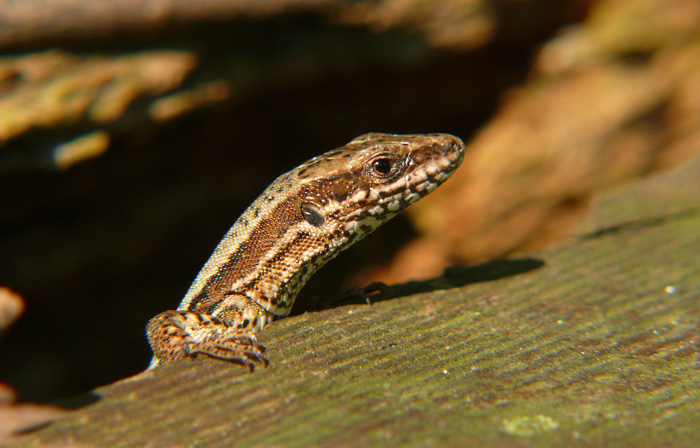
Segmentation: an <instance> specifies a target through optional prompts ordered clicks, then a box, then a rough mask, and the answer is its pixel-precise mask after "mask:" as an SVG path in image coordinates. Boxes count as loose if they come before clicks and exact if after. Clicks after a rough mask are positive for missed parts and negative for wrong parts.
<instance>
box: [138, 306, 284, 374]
mask: <svg viewBox="0 0 700 448" xmlns="http://www.w3.org/2000/svg"><path fill="white" fill-rule="evenodd" d="M226 302H227V303H226V306H225V307H221V308H219V309H218V310H217V315H216V316H215V315H212V314H208V313H197V312H194V311H172V310H171V311H165V312H163V313H160V314H158V315H157V316H156V317H154V318H153V319H151V320H150V321H149V322H148V325H147V328H146V331H147V334H148V342H149V343H150V344H151V348H152V349H153V353H154V359H153V362H152V363H151V367H154V366H156V365H161V364H166V363H168V362H171V361H174V360H177V359H182V358H187V357H196V356H197V355H199V354H203V355H207V356H210V357H212V358H217V359H223V360H226V361H232V362H238V363H240V364H243V365H245V366H246V367H247V368H248V369H249V370H253V363H254V362H258V363H261V364H262V365H263V366H265V367H267V365H268V361H267V359H265V357H264V356H263V352H264V351H265V348H264V347H262V346H260V345H258V342H257V339H256V338H255V334H254V333H253V331H254V330H255V328H256V327H259V328H263V327H264V326H265V324H266V323H267V322H269V321H271V320H272V316H271V315H269V313H267V312H266V311H265V310H264V309H262V308H261V307H260V306H259V305H258V304H257V303H255V302H253V301H251V300H250V299H248V298H247V297H243V296H239V295H233V296H229V297H227V300H226Z"/></svg>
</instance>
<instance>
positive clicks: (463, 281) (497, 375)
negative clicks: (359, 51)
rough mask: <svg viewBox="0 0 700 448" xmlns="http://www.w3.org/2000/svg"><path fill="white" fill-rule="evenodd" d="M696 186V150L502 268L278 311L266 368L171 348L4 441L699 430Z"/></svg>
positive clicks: (645, 437)
mask: <svg viewBox="0 0 700 448" xmlns="http://www.w3.org/2000/svg"><path fill="white" fill-rule="evenodd" d="M698 197H700V160H696V161H695V162H694V163H693V164H691V165H689V166H687V167H686V168H684V169H683V170H682V171H681V172H677V173H672V174H666V175H663V176H660V177H657V178H653V179H650V180H648V181H645V182H642V183H640V184H637V185H633V186H631V187H629V188H627V189H626V190H625V191H622V192H619V193H616V194H615V195H612V196H611V197H609V198H607V199H605V200H603V201H601V202H600V203H599V204H598V206H597V207H596V209H597V212H596V214H595V215H594V216H592V217H591V218H590V219H589V220H588V223H587V224H586V226H585V227H584V228H582V229H581V230H579V232H578V236H576V237H575V238H573V239H571V240H569V241H568V243H567V244H565V245H564V246H563V247H560V248H557V249H553V250H548V251H543V252H538V253H531V254H529V255H528V258H525V259H520V260H512V261H510V262H507V261H506V262H503V263H501V264H497V265H493V266H497V269H495V270H496V272H493V273H492V274H494V275H492V276H491V278H500V279H498V280H494V281H490V282H482V283H479V282H478V280H477V283H474V279H473V276H472V274H473V270H474V269H476V268H457V269H453V270H451V271H450V275H449V276H448V277H445V278H442V279H439V280H436V281H434V282H432V284H431V285H432V287H431V289H433V291H432V292H428V293H424V294H415V295H410V294H409V295H403V296H402V297H398V298H395V299H393V300H386V301H380V302H377V303H375V304H374V305H372V306H367V305H351V306H344V307H340V308H335V309H332V310H328V311H324V312H320V313H309V314H305V315H302V316H297V317H294V318H289V319H285V320H282V321H280V322H276V323H275V324H273V325H272V326H270V327H269V329H268V330H266V331H265V332H263V334H262V335H261V337H260V342H261V343H263V344H265V345H266V346H267V347H268V352H267V354H268V355H269V358H270V360H271V361H272V363H273V364H272V366H271V367H269V368H267V369H258V370H257V371H256V372H254V373H253V374H248V373H247V372H246V371H245V369H243V368H241V367H240V366H235V365H229V364H226V363H222V362H217V361H210V360H195V361H189V362H180V363H175V364H171V365H168V366H165V367H163V368H159V369H156V370H154V371H150V372H147V373H143V374H140V375H138V376H136V377H133V378H130V379H127V380H125V381H121V382H118V383H116V384H113V385H110V386H106V387H103V388H100V389H98V390H97V391H95V393H94V395H93V398H92V399H90V397H87V396H86V397H84V400H83V402H84V403H88V402H90V401H93V400H94V399H96V402H94V403H92V404H85V406H84V407H83V408H82V409H79V410H77V411H75V412H74V413H73V414H71V415H70V416H67V417H65V418H63V419H61V420H60V421H58V422H56V423H54V424H52V425H50V426H48V427H46V428H43V429H40V430H38V431H35V432H33V433H31V434H28V435H26V436H23V437H22V438H20V439H18V440H17V441H16V442H15V443H14V444H11V445H10V446H43V445H51V446H56V445H62V444H78V445H92V446H115V447H116V446H135V445H140V446H189V445H198V446H208V447H216V446H222V447H223V446H232V445H236V446H251V445H252V446H300V445H303V446H377V445H380V444H386V443H389V444H392V445H395V446H396V445H401V446H425V444H427V443H429V442H431V443H436V444H439V445H440V446H471V445H483V444H489V445H490V446H571V445H572V444H576V445H580V444H583V445H584V446H613V447H615V446H641V445H645V446H661V445H666V444H669V445H670V444H672V445H673V446H696V445H697V443H698V441H699V440H700V439H699V436H698V434H697V431H696V428H697V421H698V417H700V393H699V392H698V391H699V390H700V330H699V327H698V325H699V324H700V300H699V299H700V296H699V295H698V291H700V263H698V258H697V247H700V204H699V203H698ZM523 267H524V268H523ZM424 286H425V284H424V283H414V284H413V285H407V287H412V288H413V289H414V291H419V290H421V288H424ZM78 401H80V400H78Z"/></svg>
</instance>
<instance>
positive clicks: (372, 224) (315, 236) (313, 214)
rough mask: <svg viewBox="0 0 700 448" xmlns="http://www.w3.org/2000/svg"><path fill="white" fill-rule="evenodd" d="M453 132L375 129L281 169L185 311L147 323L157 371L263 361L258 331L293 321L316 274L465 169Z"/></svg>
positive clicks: (201, 278) (197, 284) (228, 238)
mask: <svg viewBox="0 0 700 448" xmlns="http://www.w3.org/2000/svg"><path fill="white" fill-rule="evenodd" d="M463 158H464V143H463V142H462V140H460V139H459V138H458V137H455V136H453V135H450V134H411V135H395V134H381V133H369V134H364V135H361V136H359V137H357V138H355V139H354V140H352V141H350V142H349V143H348V144H346V145H345V146H342V147H340V148H337V149H335V150H332V151H330V152H327V153H325V154H322V155H320V156H317V157H314V158H313V159H311V160H309V161H307V162H306V163H303V164H302V165H300V166H298V167H297V168H295V169H293V170H291V171H289V172H287V173H285V174H283V175H281V176H280V177H278V178H277V179H276V180H275V181H274V182H272V184H271V185H270V186H269V187H268V188H267V189H266V190H265V191H264V192H263V193H262V194H261V195H260V196H259V197H258V198H257V199H256V200H255V201H254V202H253V203H252V204H251V205H250V207H248V209H247V210H246V211H245V212H244V213H243V215H241V217H240V218H238V220H237V221H236V222H235V223H234V224H233V226H232V227H231V228H230V230H229V231H228V232H227V233H226V235H224V237H223V239H222V240H221V242H220V243H219V245H218V246H217V247H216V249H215V250H214V252H213V253H212V255H211V256H210V258H209V260H208V261H207V262H206V264H205V265H204V267H202V269H201V271H200V272H199V274H198V275H197V277H196V278H195V280H194V282H193V283H192V285H191V286H190V288H189V290H188V291H187V293H186V294H185V297H184V298H183V300H182V302H181V303H180V305H179V306H178V308H177V310H169V311H165V312H162V313H160V314H158V315H157V316H155V317H154V318H152V319H151V320H150V321H149V322H148V325H147V327H146V331H147V336H148V341H149V343H150V345H151V348H152V350H153V354H154V356H153V361H152V362H151V365H150V366H149V368H153V367H156V366H158V365H162V364H166V363H169V362H171V361H174V360H177V359H182V358H188V357H196V356H197V355H200V354H201V355H206V356H209V357H212V358H217V359H222V360H227V361H231V362H235V363H239V364H243V365H244V366H246V367H247V368H248V369H249V370H250V371H252V370H253V369H254V363H259V364H261V365H263V366H265V367H267V365H268V360H267V359H266V358H265V357H264V355H263V353H264V350H265V349H264V347H263V346H261V345H258V342H257V339H256V336H255V333H256V332H257V331H261V330H263V329H264V328H265V326H266V325H267V324H269V323H270V322H272V321H274V320H276V319H279V318H282V317H286V316H287V315H288V314H289V312H290V310H291V308H292V305H293V304H294V300H295V298H296V296H297V293H298V292H299V290H300V289H301V288H302V287H303V286H304V284H305V283H306V281H307V280H308V279H309V277H310V276H311V275H312V274H313V273H314V272H316V270H318V269H319V268H320V267H321V266H322V265H324V264H325V263H326V262H327V261H329V260H330V259H332V258H334V257H335V256H336V255H337V254H338V253H339V252H340V251H342V250H344V249H346V248H348V247H349V246H351V245H352V244H354V243H356V242H357V241H359V240H360V239H362V238H364V237H365V236H367V235H368V234H369V233H370V232H372V231H373V230H374V229H376V228H377V227H378V226H380V225H381V224H383V223H384V222H386V221H387V220H389V219H390V218H392V217H393V216H395V215H396V214H397V213H398V212H400V211H401V210H403V209H404V208H406V207H408V206H409V205H411V204H413V203H414V202H416V201H417V200H418V199H420V198H422V197H423V196H425V195H427V194H428V193H430V192H431V191H433V190H435V188H437V187H438V186H439V185H440V184H441V183H442V182H444V181H445V180H446V179H447V178H449V177H450V176H451V175H452V173H453V172H454V171H455V170H456V169H457V167H459V165H460V164H461V162H462V159H463Z"/></svg>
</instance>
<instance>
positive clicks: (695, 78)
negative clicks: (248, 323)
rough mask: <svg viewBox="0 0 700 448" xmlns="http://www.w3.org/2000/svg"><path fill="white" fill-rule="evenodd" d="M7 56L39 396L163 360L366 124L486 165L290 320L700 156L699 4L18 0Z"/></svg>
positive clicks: (6, 101)
mask: <svg viewBox="0 0 700 448" xmlns="http://www.w3.org/2000/svg"><path fill="white" fill-rule="evenodd" d="M0 51H2V55H1V56H0V286H4V287H6V288H9V289H8V290H0V291H2V293H0V333H1V334H0V337H1V340H0V382H3V383H6V384H9V385H11V386H12V387H13V388H14V389H15V390H16V392H17V395H18V396H19V399H20V400H51V399H56V398H59V397H64V396H69V395H72V394H76V393H79V392H84V391H86V390H89V389H91V388H94V387H96V386H98V385H102V384H106V383H109V382H113V381H116V380H118V379H120V378H124V377H126V376H129V375H133V374H135V373H137V372H139V371H141V370H143V369H144V368H145V367H146V366H147V364H148V361H149V359H150V351H149V348H148V345H147V342H146V338H145V335H144V327H145V325H146V322H147V321H148V320H149V319H150V318H151V317H152V316H154V315H156V314H157V313H159V312H161V311H164V310H166V309H173V308H174V307H176V306H177V305H178V303H179V301H180V300H181V298H182V296H183V295H184V293H185V291H186V290H187V288H188V286H189V284H190V283H191V281H192V280H193V279H194V276H195V275H196V274H197V272H198V270H199V268H200V267H201V266H202V265H203V263H204V262H205V261H206V259H207V257H208V256H209V254H210V253H211V251H212V250H213V249H214V247H215V246H216V244H217V243H218V242H219V240H220V238H221V236H222V235H223V234H224V233H225V232H226V230H227V229H228V228H229V227H230V225H231V224H232V223H233V222H234V220H235V219H236V218H237V217H238V216H239V215H240V213H241V212H242V211H243V210H244V209H245V207H246V206H247V205H248V204H249V203H250V202H252V201H253V200H254V199H255V197H256V196H257V195H258V194H259V193H260V192H261V191H262V190H263V189H264V188H265V187H266V186H267V185H268V184H269V183H270V182H271V181H272V180H273V179H274V178H276V177H277V176H278V175H280V174H281V173H283V172H285V171H287V170H289V169H291V168H293V167H295V166H297V165H298V164H300V163H301V162H303V161H304V160H307V159H308V158H311V157H313V156H315V155H317V154H320V153H322V152H325V151H327V150H330V149H332V148H335V147H338V146H341V145H343V144H345V143H346V142H347V141H349V140H351V139H352V138H353V137H355V136H357V135H359V134H363V133H366V132H370V131H376V132H391V133H424V132H448V133H452V134H455V135H457V136H459V137H461V138H462V139H464V140H465V142H467V153H466V157H465V161H464V164H463V165H462V167H461V168H460V170H459V171H458V172H457V173H456V174H455V176H454V177H453V178H452V179H451V180H450V181H449V182H447V183H446V184H445V185H444V186H442V187H441V188H440V189H439V190H437V191H436V192H435V193H433V194H432V195H431V196H430V197H428V198H426V199H425V200H424V201H421V203H419V204H417V205H416V206H414V207H412V208H411V209H410V210H409V212H408V213H404V214H403V215H402V216H400V217H399V218H396V219H395V220H394V221H392V222H391V223H389V224H387V225H386V226H384V227H382V228H380V229H379V230H378V231H377V232H376V233H375V234H373V235H371V236H370V237H368V238H367V240H365V241H364V242H363V243H360V244H358V245H357V246H355V247H353V248H352V249H350V250H349V251H347V252H346V253H344V254H342V255H341V256H340V257H339V258H338V259H336V260H335V261H333V262H331V263H330V264H329V265H328V266H327V267H325V268H324V269H322V270H321V271H320V272H319V273H318V274H317V276H315V277H314V278H313V279H312V280H311V282H310V283H309V285H308V286H307V288H305V289H304V290H303V291H302V293H301V295H300V297H299V299H298V301H297V304H296V305H295V308H294V310H293V314H299V313H302V312H305V311H308V310H321V309H324V308H328V307H332V306H336V305H337V304H335V303H334V302H333V300H332V297H333V296H335V295H336V294H337V293H339V292H340V291H341V290H342V289H343V288H347V287H351V286H353V285H365V284H367V283H369V282H371V281H375V280H381V281H384V282H386V283H388V284H396V283H401V282H405V281H408V280H412V279H425V278H431V277H436V276H440V275H441V274H442V272H443V270H444V269H445V268H446V267H448V266H451V265H467V264H478V263H481V262H484V261H487V260H490V259H496V258H503V257H508V256H510V255H511V254H516V253H518V252H523V251H527V250H532V249H536V248H540V247H545V246H547V245H551V244H553V243H555V242H557V241H561V240H563V239H564V238H566V237H567V236H568V235H570V234H571V233H572V232H575V228H576V225H577V223H579V222H580V221H581V220H582V219H583V218H584V217H585V216H586V211H587V210H588V208H589V207H590V205H591V202H592V199H593V198H594V197H595V195H596V194H598V193H599V192H601V191H604V190H606V189H610V188H613V187H614V186H616V185H619V184H621V183H625V182H631V181H634V180H635V179H638V178H640V177H641V176H646V175H648V174H650V173H653V172H656V171H659V170H667V169H671V168H673V167H676V166H679V165H681V164H682V163H684V162H686V161H688V160H690V159H691V158H693V157H694V156H695V155H697V154H698V153H699V152H700V2H699V1H697V0H597V1H596V0H556V1H555V0H434V1H429V0H366V1H362V0H360V1H352V2H346V1H337V0H335V1H334V0H268V1H265V2H260V1H257V0H207V1H200V2H191V1H188V0H173V1H170V2H158V1H152V0H151V1H149V0H141V1H135V0H113V1H111V2H93V1H90V0H71V1H68V0H23V1H22V2H4V3H2V5H0ZM10 290H11V291H13V293H11V292H10ZM22 309H23V310H24V312H23V314H22ZM20 314H21V316H19V315H20ZM18 316H19V318H18V319H17V317H18ZM13 320H16V322H15V323H14V324H13V325H12V326H11V328H10V322H11V321H13ZM3 328H4V330H3Z"/></svg>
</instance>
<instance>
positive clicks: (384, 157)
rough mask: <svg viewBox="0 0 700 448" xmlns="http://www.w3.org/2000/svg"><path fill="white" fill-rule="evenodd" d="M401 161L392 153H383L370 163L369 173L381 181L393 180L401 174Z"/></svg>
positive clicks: (368, 166)
mask: <svg viewBox="0 0 700 448" xmlns="http://www.w3.org/2000/svg"><path fill="white" fill-rule="evenodd" d="M402 166H403V164H402V163H401V159H400V158H398V157H396V156H395V155H393V154H390V153H381V154H379V155H377V156H376V157H375V158H373V159H372V160H370V161H369V164H368V165H367V171H368V173H369V174H370V175H371V176H372V177H374V178H375V179H378V180H380V181H384V180H388V179H391V178H393V177H395V176H397V175H398V174H399V173H400V172H401V167H402Z"/></svg>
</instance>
